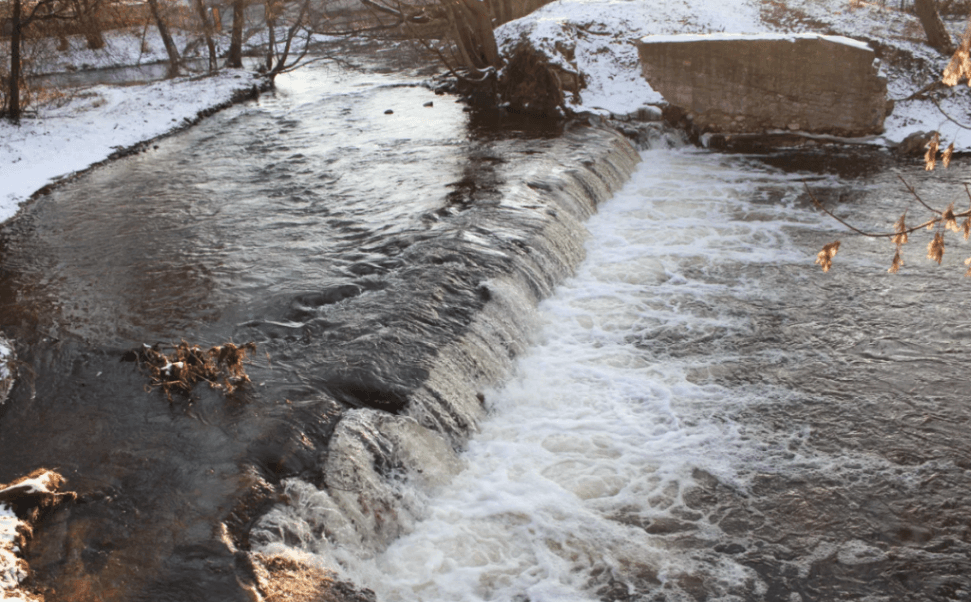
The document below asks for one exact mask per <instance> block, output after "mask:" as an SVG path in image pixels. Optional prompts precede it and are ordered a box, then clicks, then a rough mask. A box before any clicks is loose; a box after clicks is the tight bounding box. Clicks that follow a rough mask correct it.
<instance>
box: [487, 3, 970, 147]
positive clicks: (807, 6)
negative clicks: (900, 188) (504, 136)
mask: <svg viewBox="0 0 971 602" xmlns="http://www.w3.org/2000/svg"><path fill="white" fill-rule="evenodd" d="M889 4H891V5H892V4H893V3H889ZM779 5H785V7H786V8H787V10H782V11H778V10H777V11H776V12H774V11H773V7H776V9H778V6H779ZM948 26H949V29H950V31H951V33H952V35H953V36H954V37H955V38H956V37H957V36H958V35H960V33H961V32H962V30H963V27H964V23H963V22H961V21H957V22H951V23H948ZM823 32H824V33H825V34H828V35H825V36H823V37H824V38H825V39H829V40H832V41H836V42H839V43H848V44H853V45H855V46H861V47H862V46H865V47H868V48H870V47H872V46H873V45H875V44H880V45H882V46H886V47H890V48H897V49H900V50H901V51H902V52H904V53H906V54H909V55H910V56H912V57H914V58H916V59H917V60H918V61H919V62H920V63H921V64H923V65H926V66H927V68H926V69H924V70H923V71H920V72H918V73H916V74H915V73H914V72H913V69H912V68H911V67H909V66H908V67H907V68H904V69H893V68H891V67H890V66H888V65H884V66H883V67H884V71H885V74H886V75H887V76H888V89H889V92H888V95H889V97H890V99H892V100H894V101H896V106H895V109H894V111H893V113H892V114H891V115H890V116H889V117H888V118H887V121H886V123H885V130H886V131H885V133H884V135H883V137H882V138H881V139H880V140H879V142H881V143H883V144H893V143H896V142H899V141H901V140H903V139H904V138H905V137H907V135H909V134H911V133H913V132H915V131H934V130H936V131H940V133H941V138H942V140H945V141H946V142H950V141H954V142H955V147H956V149H958V150H971V129H968V128H965V127H962V125H971V116H969V109H968V108H969V105H971V103H969V91H968V89H967V88H966V87H964V86H958V87H956V88H955V89H953V90H950V91H948V92H947V93H946V94H945V96H944V98H943V99H942V100H940V101H939V102H938V103H935V102H933V101H931V100H905V99H907V98H908V97H910V96H911V95H912V94H914V93H915V92H917V91H918V90H919V89H920V88H922V87H923V86H925V85H926V84H928V83H930V82H932V81H934V80H935V79H939V78H940V74H941V73H942V72H943V70H944V66H945V65H946V64H947V60H948V58H947V57H943V56H941V55H939V54H937V53H936V52H935V51H934V50H933V49H931V48H930V47H928V46H927V45H926V44H925V43H924V41H923V30H922V29H921V28H920V24H919V23H918V21H917V18H916V17H914V16H913V15H910V14H907V13H903V12H900V11H897V10H892V9H891V8H890V7H883V6H880V5H878V4H876V3H866V2H861V1H859V0H785V1H784V2H781V3H764V2H760V1H757V0H558V1H556V2H553V3H551V4H548V5H546V6H544V7H543V8H541V9H540V10H538V11H536V12H534V13H533V14H531V15H529V16H527V17H524V18H522V19H519V20H517V21H512V22H510V23H507V24H505V25H503V26H501V27H500V28H499V29H497V31H496V35H497V39H498V42H499V45H500V48H502V49H504V50H509V49H511V48H512V47H513V46H515V45H516V44H517V43H519V41H520V40H523V39H528V40H529V41H530V43H532V45H533V46H534V47H535V48H537V49H539V50H541V51H542V52H544V54H546V55H547V57H548V58H549V59H550V61H551V62H552V63H554V64H558V65H560V66H562V67H564V68H566V69H569V70H571V71H579V72H581V73H583V74H584V75H585V77H586V82H587V87H586V89H584V90H582V91H581V93H580V95H579V97H574V98H571V99H569V100H568V102H569V105H570V108H571V109H572V110H574V111H577V112H585V111H589V112H594V113H600V114H613V115H620V116H623V115H630V114H633V113H635V112H636V111H638V109H640V108H642V107H644V106H645V105H656V104H661V103H663V100H664V99H663V98H662V97H661V95H660V94H658V93H657V92H656V91H654V90H653V89H651V87H650V85H648V83H647V82H646V81H645V80H644V78H643V77H642V76H641V74H640V65H639V62H638V57H637V50H636V47H635V42H636V41H637V40H640V39H642V38H645V37H647V36H673V35H685V34H689V35H690V34H693V35H703V36H722V37H724V36H738V35H743V36H746V37H759V36H775V35H779V34H784V37H797V36H799V35H802V34H813V35H817V34H820V33H823ZM654 39H655V40H657V39H658V38H654ZM661 39H664V38H661ZM708 39H711V38H708ZM564 50H566V51H567V52H564ZM571 55H572V56H571ZM568 57H569V58H568ZM938 105H940V106H938Z"/></svg>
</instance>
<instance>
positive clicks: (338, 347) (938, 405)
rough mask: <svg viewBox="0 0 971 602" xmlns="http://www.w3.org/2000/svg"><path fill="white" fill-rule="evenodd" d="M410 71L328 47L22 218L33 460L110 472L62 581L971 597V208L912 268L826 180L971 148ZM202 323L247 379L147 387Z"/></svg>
mask: <svg viewBox="0 0 971 602" xmlns="http://www.w3.org/2000/svg"><path fill="white" fill-rule="evenodd" d="M417 77H418V74H417V73H414V72H412V73H407V72H406V73H403V74H389V73H386V72H384V70H380V69H377V70H376V69H363V70H353V69H336V68H334V67H333V66H330V65H327V64H316V65H313V66H310V67H308V68H305V69H303V70H300V71H298V72H295V73H294V74H293V75H292V76H289V77H287V78H283V79H281V80H280V81H279V90H278V91H277V92H276V93H275V94H272V95H264V96H263V97H262V98H261V99H260V100H259V101H258V102H256V103H251V104H246V105H241V106H238V107H234V108H231V109H228V110H227V111H224V112H222V113H220V114H218V115H216V116H214V117H213V118H211V119H208V120H206V121H205V122H203V123H202V124H200V125H199V126H198V127H196V128H193V129H191V130H189V131H187V132H184V133H182V134H179V135H178V136H175V137H172V138H169V139H166V140H163V141H160V142H159V143H158V145H157V148H154V149H151V150H149V151H147V152H145V153H143V154H140V155H137V156H133V157H130V158H127V159H124V160H121V161H118V162H115V163H113V164H111V165H108V166H106V167H104V168H102V169H99V170H97V171H95V172H93V173H91V174H88V175H86V176H84V177H83V178H80V179H79V180H78V181H76V182H72V183H71V184H68V185H66V186H64V187H61V188H59V189H58V190H56V191H55V192H53V193H52V194H50V195H48V196H46V197H43V198H41V199H39V200H38V201H37V202H35V203H33V204H32V205H31V206H29V207H28V208H27V209H25V210H24V211H23V212H22V213H21V214H20V215H19V216H18V217H17V218H16V219H15V220H13V221H12V222H10V223H8V224H7V225H6V226H5V227H4V229H3V232H2V235H0V249H2V253H3V258H4V260H3V266H2V271H0V291H2V296H0V299H2V307H0V316H2V324H3V327H4V331H5V332H6V333H7V334H8V335H9V336H11V337H13V338H15V339H17V340H18V341H19V344H20V347H21V348H20V350H19V351H20V356H21V358H22V360H23V361H24V364H25V369H24V370H22V373H24V374H25V376H23V377H22V378H21V382H20V384H19V385H18V387H17V388H16V389H15V390H14V394H13V395H12V397H11V399H10V401H9V402H8V403H7V404H6V405H5V406H4V407H3V408H0V457H2V458H4V462H3V463H2V466H0V481H6V480H10V479H12V478H14V477H16V476H19V475H20V474H24V473H26V472H28V471H30V470H32V469H34V468H36V467H38V466H47V467H51V468H56V469H58V470H59V471H60V472H61V473H62V474H63V475H64V476H65V477H67V478H68V480H69V486H70V488H71V489H73V490H75V491H77V492H78V493H79V494H80V499H79V502H78V503H77V504H73V505H69V506H66V507H64V508H62V509H60V510H58V511H57V512H55V513H54V514H53V515H52V516H51V517H50V518H49V519H48V520H47V521H45V522H44V523H43V524H42V525H41V526H40V528H39V529H38V530H37V532H36V534H35V538H34V541H33V543H32V545H31V547H30V549H29V550H28V553H27V560H28V561H29V563H30V566H31V568H32V570H33V571H34V575H35V583H36V584H37V585H38V586H39V587H41V588H43V590H44V592H45V595H46V598H47V600H48V601H56V600H95V599H101V600H118V601H122V600H180V601H184V600H244V599H251V598H250V593H251V592H250V591H247V589H248V588H249V589H250V590H252V589H253V588H256V587H263V588H264V594H266V593H267V591H268V590H267V589H266V587H265V584H263V585H260V584H261V582H260V576H259V570H258V568H259V567H258V566H257V567H256V568H255V569H254V566H253V564H252V558H253V556H250V555H248V554H247V552H253V553H259V554H261V555H262V558H264V559H265V558H270V557H273V556H274V555H283V556H286V557H288V558H293V559H297V560H299V562H301V563H303V564H304V565H306V566H318V567H323V568H326V569H329V570H335V571H337V574H338V579H340V580H342V581H346V582H349V583H351V584H353V586H352V587H349V588H346V589H342V590H333V591H341V592H344V594H343V595H344V597H345V598H346V599H353V598H354V596H360V595H361V594H360V593H358V594H354V593H349V592H353V591H354V590H357V591H358V592H360V591H361V590H363V589H365V588H366V589H370V590H373V591H374V592H375V594H376V597H377V599H378V600H382V601H392V600H422V601H432V600H449V601H455V600H516V601H518V602H526V601H530V602H540V601H546V600H659V601H661V600H665V601H666V600H670V601H675V600H752V601H756V600H784V601H787V602H789V601H796V600H835V599H861V600H874V601H875V600H967V599H971V576H969V575H971V570H969V569H971V567H969V564H971V561H969V560H968V558H971V507H969V505H968V504H967V499H969V493H971V443H969V440H968V436H967V433H968V423H969V418H971V409H969V406H968V404H967V401H966V399H967V395H966V391H965V386H966V385H965V383H966V368H967V366H968V365H969V359H971V358H969V357H968V348H967V341H968V338H969V335H971V330H969V325H968V322H967V320H966V319H965V318H964V313H965V311H966V306H967V301H966V299H967V296H966V294H967V292H968V291H967V289H968V287H969V286H971V285H969V284H968V282H967V281H966V279H962V278H961V274H962V273H963V271H964V268H963V266H962V261H963V257H961V256H960V253H961V252H962V251H960V250H959V248H960V247H966V245H964V244H959V243H957V242H956V237H954V236H953V235H951V236H952V237H953V238H954V240H955V242H952V243H951V245H953V247H949V248H948V251H947V252H946V254H945V261H944V264H945V265H943V266H941V267H938V266H936V265H934V264H932V263H930V262H929V261H927V260H925V259H924V258H923V256H924V249H923V245H924V244H925V243H921V242H914V243H912V244H911V245H910V246H911V247H913V248H909V249H907V251H908V254H906V255H905V261H906V262H907V263H906V265H905V267H904V269H903V270H902V272H901V273H900V274H898V275H896V276H892V275H889V274H886V268H887V267H888V266H889V263H890V259H891V257H892V251H893V247H892V245H890V244H889V243H887V242H886V241H882V242H881V241H869V240H865V239H858V238H852V237H849V236H847V235H846V234H845V233H844V232H843V231H842V230H841V228H840V227H839V226H838V225H837V224H836V223H835V222H834V221H832V220H831V219H830V218H828V217H826V216H824V215H822V214H821V213H820V212H818V211H817V210H816V209H815V208H813V206H812V204H811V203H810V202H809V199H808V196H807V195H806V194H805V189H804V184H808V185H809V186H810V187H811V188H812V190H813V191H814V192H815V194H817V196H818V197H819V198H820V199H821V200H823V201H824V202H825V203H827V204H828V205H830V206H831V207H833V208H834V209H835V210H836V211H837V212H839V213H841V214H843V215H847V216H852V219H853V220H854V221H855V222H856V223H859V224H861V225H862V226H864V227H867V228H874V229H876V228H886V227H889V225H890V224H892V223H893V221H894V220H895V219H896V217H897V216H898V215H899V213H900V212H901V211H902V210H903V208H904V207H906V206H911V205H912V203H911V200H910V199H909V198H908V193H907V192H906V191H905V190H903V188H902V186H901V185H900V183H899V180H898V174H901V175H903V176H904V177H905V178H906V179H907V180H908V181H909V182H912V183H914V184H915V185H916V186H917V187H918V189H919V190H920V191H921V194H922V195H923V196H924V198H926V199H935V200H937V199H941V200H942V202H946V201H949V200H951V199H952V197H953V199H955V200H957V201H958V203H959V204H960V205H963V203H966V202H967V197H966V194H965V192H964V190H963V188H962V187H961V182H962V174H964V173H966V172H965V171H964V170H966V168H967V161H966V160H959V161H957V162H956V165H952V167H951V169H950V170H947V171H944V172H941V171H937V172H932V173H925V172H923V170H922V168H921V166H920V165H912V164H910V163H905V162H902V161H898V160H896V159H893V158H891V157H890V156H889V155H887V154H885V153H882V152H880V151H876V150H869V151H868V150H860V149H855V150H846V149H837V148H825V149H820V150H816V151H811V150H810V151H800V152H796V151H792V152H780V153H777V154H772V155H765V156H743V155H730V154H719V153H714V152H709V151H704V150H699V149H695V148H691V147H686V146H685V145H683V144H681V143H679V142H678V139H677V136H676V135H674V134H670V133H668V134H665V133H663V132H660V131H659V133H658V135H657V136H656V137H655V140H654V144H653V145H652V147H653V148H650V149H645V150H643V151H641V152H640V153H638V154H634V153H633V152H632V151H631V150H629V147H626V146H625V144H626V143H623V142H622V141H620V140H619V138H618V137H617V136H615V135H614V134H612V133H611V132H609V131H606V130H603V129H600V128H597V127H579V126H576V127H571V128H568V129H567V130H565V131H560V130H559V129H557V128H556V127H553V126H550V125H548V124H541V125H540V126H536V125H535V124H529V123H528V122H516V121H515V120H506V121H500V122H497V121H496V119H495V116H483V115H480V114H477V113H474V112H471V113H470V112H466V111H465V110H463V105H461V104H457V103H455V102H454V99H453V98H450V97H448V96H438V95H435V94H434V93H433V92H431V91H429V90H427V89H425V88H422V87H418V86H415V85H414V83H415V81H416V79H417ZM428 103H432V104H431V106H426V105H427V104H428ZM386 111H391V112H390V113H387V112H386ZM635 161H639V164H638V165H637V166H636V167H635V166H634V162H635ZM632 170H633V171H634V173H633V176H632V177H631V178H630V180H629V181H626V183H624V181H625V180H626V174H627V172H629V171H632ZM614 190H616V193H614ZM962 195H963V198H962ZM912 211H914V213H915V216H914V217H913V218H910V220H911V221H913V222H916V221H917V219H918V218H917V217H916V213H917V210H916V208H915V209H912ZM837 238H842V239H843V247H842V248H841V251H840V254H839V255H838V256H837V258H836V261H835V265H834V267H833V270H832V271H831V272H830V273H828V274H824V273H822V272H821V271H820V270H819V268H818V267H817V266H814V265H813V264H812V259H813V258H814V256H815V254H816V252H817V251H818V250H819V248H821V247H822V245H823V244H825V243H828V242H831V241H832V240H835V239H837ZM914 238H915V239H916V238H918V237H917V236H915V237H914ZM537 301H538V302H539V303H538V305H537ZM181 339H185V340H187V341H189V342H192V343H199V344H200V345H204V346H210V345H217V344H220V343H223V342H225V341H227V340H233V341H235V342H237V343H242V342H247V341H253V342H255V343H256V344H257V352H256V353H255V354H254V355H253V357H252V358H251V361H250V363H249V364H248V366H247V369H248V372H249V374H250V376H251V378H252V381H253V383H252V385H251V386H249V387H244V388H243V389H241V391H240V392H238V393H235V394H233V395H230V396H226V395H224V394H223V393H222V392H220V391H218V390H212V389H208V388H205V387H197V389H196V391H195V393H194V395H193V396H192V397H191V398H183V397H178V396H175V397H173V399H172V400H171V401H170V400H168V399H166V397H165V395H164V394H163V393H162V392H161V391H159V390H157V389H147V384H148V379H147V374H146V372H145V371H144V370H143V369H140V368H139V367H138V366H137V364H136V363H134V362H132V361H130V360H131V359H132V355H133V354H132V353H131V351H132V350H133V349H137V348H139V347H140V346H141V345H143V344H154V343H156V342H161V343H164V344H167V343H175V342H178V341H179V340H181ZM257 565H258V563H257ZM333 591H332V592H330V593H328V595H336V594H334V593H333ZM307 599H310V598H307ZM324 599H326V598H324Z"/></svg>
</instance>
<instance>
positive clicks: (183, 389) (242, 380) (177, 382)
mask: <svg viewBox="0 0 971 602" xmlns="http://www.w3.org/2000/svg"><path fill="white" fill-rule="evenodd" d="M247 351H256V343H252V342H251V343H246V344H244V345H235V344H233V343H226V344H224V345H220V346H218V347H212V348H210V349H208V350H205V351H204V350H203V349H202V348H201V347H199V346H198V345H189V343H187V342H185V341H182V342H181V343H179V344H178V345H176V346H175V347H174V348H173V351H172V352H171V353H169V354H167V355H166V354H164V353H162V352H161V351H160V346H159V345H158V344H157V343H156V344H155V345H153V346H151V347H149V346H148V345H145V346H143V347H142V348H141V349H138V350H136V351H135V354H136V356H137V358H138V364H139V365H140V366H145V367H147V368H148V371H149V375H150V378H151V380H150V383H149V387H161V388H162V390H163V391H165V394H166V396H167V397H168V399H169V401H170V402H171V401H172V393H173V392H175V393H179V394H181V395H183V396H185V397H188V396H189V395H190V394H191V393H192V389H193V387H195V385H196V383H198V382H200V381H205V382H207V383H209V386H210V387H212V388H214V389H221V390H222V391H223V392H225V393H226V394H227V395H230V394H232V393H233V392H234V391H236V390H237V389H238V388H239V387H241V386H243V385H244V384H246V383H248V382H250V379H249V376H247V375H246V370H245V369H244V367H243V360H245V359H246V352H247Z"/></svg>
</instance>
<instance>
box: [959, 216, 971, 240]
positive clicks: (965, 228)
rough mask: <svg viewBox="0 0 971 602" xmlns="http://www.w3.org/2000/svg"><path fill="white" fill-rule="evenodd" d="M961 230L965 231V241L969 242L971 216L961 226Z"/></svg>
mask: <svg viewBox="0 0 971 602" xmlns="http://www.w3.org/2000/svg"><path fill="white" fill-rule="evenodd" d="M961 229H962V230H963V231H964V240H967V239H968V237H969V236H971V215H969V216H968V219H966V220H964V223H963V224H961Z"/></svg>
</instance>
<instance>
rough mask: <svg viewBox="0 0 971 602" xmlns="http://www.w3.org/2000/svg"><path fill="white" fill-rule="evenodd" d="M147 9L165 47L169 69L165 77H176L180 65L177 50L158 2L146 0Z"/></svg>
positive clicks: (180, 60) (156, 0)
mask: <svg viewBox="0 0 971 602" xmlns="http://www.w3.org/2000/svg"><path fill="white" fill-rule="evenodd" d="M148 7H149V9H150V10H151V11H152V18H153V19H154V20H155V26H156V27H158V34H159V36H160V37H161V38H162V44H163V45H164V46H165V53H166V54H168V56H169V69H168V73H166V77H177V76H178V75H179V69H180V67H181V65H182V57H181V56H180V55H179V48H178V46H176V45H175V41H174V40H173V39H172V33H171V32H170V31H169V26H168V23H167V22H166V21H165V16H164V15H163V14H162V11H161V8H160V7H159V3H158V0H148Z"/></svg>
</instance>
